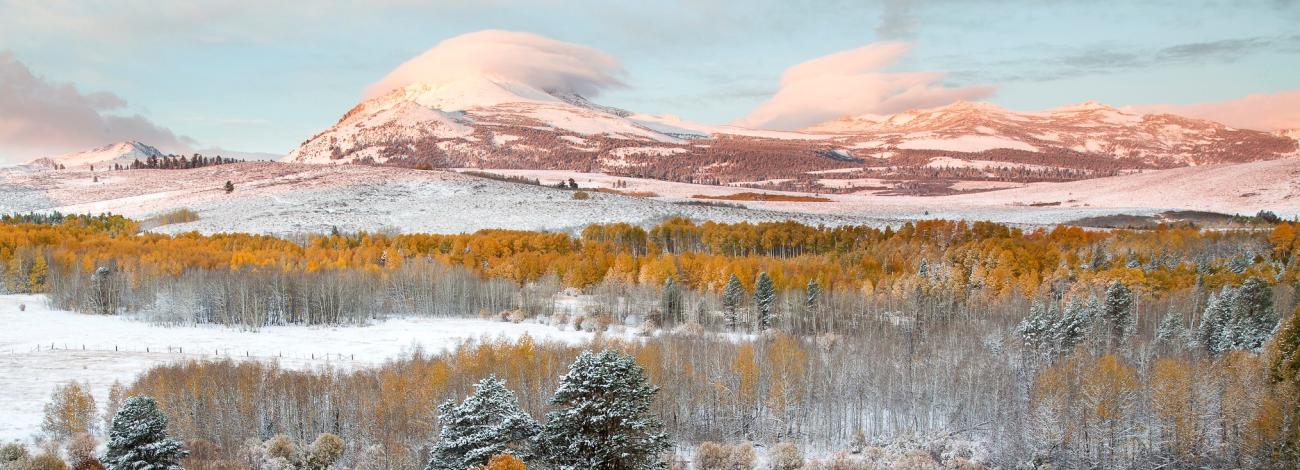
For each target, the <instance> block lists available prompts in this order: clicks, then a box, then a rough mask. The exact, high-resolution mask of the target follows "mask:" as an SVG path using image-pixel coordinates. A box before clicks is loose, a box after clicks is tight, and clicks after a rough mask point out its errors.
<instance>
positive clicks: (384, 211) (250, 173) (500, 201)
mask: <svg viewBox="0 0 1300 470" xmlns="http://www.w3.org/2000/svg"><path fill="white" fill-rule="evenodd" d="M485 171H489V172H493V173H498V174H503V175H513V176H522V177H526V178H530V179H538V180H541V181H542V182H543V183H552V182H556V181H567V180H568V179H570V178H572V179H573V180H574V181H575V182H576V183H578V185H579V186H580V187H582V188H586V189H588V191H587V193H588V196H589V197H588V198H587V199H580V198H575V197H574V194H575V192H574V191H572V190H560V189H555V188H550V187H544V186H534V185H528V184H518V183H509V182H503V181H496V180H491V179H484V178H478V177H473V176H469V175H462V174H457V173H455V172H449V171H418V170H411V169H403V168H388V167H371V166H351V165H340V166H325V165H303V164H289V163H270V162H250V163H239V164H229V165H221V166H215V167H205V168H198V169H193V170H129V171H109V172H104V171H101V172H98V173H94V174H92V173H91V172H89V171H86V170H78V169H70V170H60V171H52V170H46V169H38V168H34V167H11V168H6V169H0V213H9V212H27V211H48V210H58V211H61V212H65V213H100V212H113V213H117V214H122V215H126V216H128V217H132V218H140V219H143V218H147V217H149V216H153V215H157V214H161V213H164V212H168V211H171V210H175V209H179V208H187V209H191V210H194V211H196V212H198V214H199V216H200V219H199V220H197V221H193V222H187V223H180V224H174V225H167V226H163V227H158V228H156V229H155V230H157V231H162V232H168V233H177V232H184V231H191V230H197V231H199V232H203V233H215V232H252V233H270V234H278V235H288V234H298V233H304V232H328V231H331V230H333V229H335V228H337V229H338V230H342V231H361V230H366V231H395V232H429V233H460V232H470V231H476V230H480V229H489V228H502V229H518V230H549V231H563V230H575V229H578V228H581V227H583V226H585V225H587V224H591V223H611V222H627V223H633V224H650V223H654V222H656V221H659V220H663V219H666V218H669V217H674V216H682V217H689V218H692V219H695V220H701V221H702V220H712V221H718V222H742V221H749V222H764V221H783V220H795V221H798V222H801V223H805V224H810V225H827V226H835V225H846V224H853V225H874V226H884V225H899V224H902V223H903V222H906V221H909V220H918V219H936V218H943V219H966V220H990V221H995V222H1002V223H1009V224H1019V225H1026V226H1035V225H1054V224H1059V223H1063V222H1068V221H1071V220H1076V219H1079V218H1082V217H1091V216H1102V215H1112V214H1133V215H1149V214H1155V213H1158V212H1161V211H1165V210H1171V209H1184V210H1202V211H1214V212H1223V213H1228V214H1254V213H1256V212H1258V211H1260V210H1270V211H1273V212H1275V213H1277V214H1278V215H1280V216H1282V217H1284V218H1291V217H1294V216H1296V215H1300V158H1290V159H1283V160H1274V161H1265V162H1255V163H1248V164H1240V165H1220V166H1204V167H1188V168H1178V169H1172V170H1164V171H1158V172H1149V173H1141V174H1132V175H1125V176H1117V177H1111V178H1100V179H1093V180H1084V181H1075V182H1068V183H1033V184H1028V185H1023V186H1020V187H1013V188H1009V189H1001V190H996V191H986V192H978V193H968V194H961V195H951V196H932V197H924V196H884V195H877V194H870V193H856V194H844V195H819V196H820V197H824V198H827V199H830V201H828V202H777V201H722V202H726V203H728V204H733V205H735V204H738V205H741V206H743V207H719V206H705V205H693V204H692V205H688V204H683V203H684V202H697V203H698V202H700V201H702V200H701V199H698V198H694V197H693V196H696V195H705V196H714V197H717V196H728V195H735V194H736V193H741V192H759V193H766V194H788V195H799V196H808V195H806V194H800V193H782V192H779V191H766V190H754V189H748V188H737V187H728V186H709V185H697V184H688V183H674V182H664V181H658V180H648V179H637V178H623V177H615V176H608V175H603V174H592V173H578V172H567V171H547V170H485ZM96 176H98V180H97V181H96ZM226 181H231V182H232V184H233V185H234V188H235V189H234V191H233V192H231V193H226V192H225V191H224V190H223V189H222V186H224V183H225V182H226ZM615 186H618V188H617V189H618V190H619V191H622V192H625V193H632V192H639V193H642V194H641V195H640V197H638V196H630V195H629V196H625V195H620V194H610V193H604V192H597V191H590V189H593V188H613V187H615ZM648 193H653V195H649V194H648ZM714 202H718V201H714Z"/></svg>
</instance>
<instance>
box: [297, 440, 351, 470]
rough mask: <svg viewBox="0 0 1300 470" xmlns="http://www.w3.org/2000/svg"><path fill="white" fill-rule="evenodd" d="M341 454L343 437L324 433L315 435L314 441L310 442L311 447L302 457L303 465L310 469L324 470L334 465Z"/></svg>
mask: <svg viewBox="0 0 1300 470" xmlns="http://www.w3.org/2000/svg"><path fill="white" fill-rule="evenodd" d="M341 456H343V438H341V437H339V436H336V435H333V434H330V433H325V434H321V435H320V436H317V437H316V441H315V442H312V443H311V449H310V450H308V451H307V455H306V456H305V458H303V461H304V462H303V463H304V465H303V467H304V468H307V469H311V470H324V469H326V468H329V466H330V465H334V462H336V461H338V459H339V457H341Z"/></svg>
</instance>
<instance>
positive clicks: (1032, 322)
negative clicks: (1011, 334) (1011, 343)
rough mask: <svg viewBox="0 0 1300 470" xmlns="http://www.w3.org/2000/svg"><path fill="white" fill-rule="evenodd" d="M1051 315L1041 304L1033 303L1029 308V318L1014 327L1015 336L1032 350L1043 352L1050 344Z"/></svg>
mask: <svg viewBox="0 0 1300 470" xmlns="http://www.w3.org/2000/svg"><path fill="white" fill-rule="evenodd" d="M1052 323H1053V322H1052V314H1051V312H1049V311H1048V310H1047V308H1046V307H1044V306H1043V304H1041V303H1038V302H1035V303H1034V304H1033V305H1031V306H1030V307H1029V316H1027V317H1025V319H1024V320H1021V321H1020V324H1019V325H1017V326H1016V334H1017V335H1020V339H1021V340H1023V341H1024V342H1025V346H1028V347H1029V348H1030V349H1033V350H1043V349H1045V348H1046V347H1047V346H1049V345H1051V344H1052V334H1051V330H1052Z"/></svg>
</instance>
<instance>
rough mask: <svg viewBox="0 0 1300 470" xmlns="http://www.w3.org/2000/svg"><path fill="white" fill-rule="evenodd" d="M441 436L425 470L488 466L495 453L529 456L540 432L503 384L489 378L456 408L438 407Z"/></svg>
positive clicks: (448, 406) (448, 405)
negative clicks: (534, 440)
mask: <svg viewBox="0 0 1300 470" xmlns="http://www.w3.org/2000/svg"><path fill="white" fill-rule="evenodd" d="M438 421H439V422H440V423H442V433H441V434H440V435H439V437H438V442H436V443H434V446H433V452H432V456H431V457H430V458H429V464H428V465H426V466H425V468H426V469H428V470H465V469H468V468H472V467H476V466H480V465H484V464H487V462H488V459H491V458H492V456H494V455H498V454H513V455H516V456H518V457H520V458H523V459H527V458H530V457H531V456H532V454H531V447H532V441H533V439H534V438H536V437H537V433H538V432H539V431H540V430H541V427H540V426H538V424H537V421H535V420H533V417H532V416H529V415H528V413H525V412H524V411H523V410H521V409H520V408H519V400H518V399H516V398H515V394H514V393H513V392H511V391H510V389H508V388H506V384H505V381H503V380H500V379H497V378H496V377H488V378H486V379H483V380H481V381H479V383H478V384H476V385H474V394H473V395H470V396H469V397H466V398H465V401H463V402H461V403H460V404H459V405H457V404H456V403H454V402H452V401H451V400H448V401H447V402H446V403H443V404H442V405H440V406H439V407H438Z"/></svg>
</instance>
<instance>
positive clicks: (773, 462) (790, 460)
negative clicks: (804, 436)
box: [767, 442, 803, 470]
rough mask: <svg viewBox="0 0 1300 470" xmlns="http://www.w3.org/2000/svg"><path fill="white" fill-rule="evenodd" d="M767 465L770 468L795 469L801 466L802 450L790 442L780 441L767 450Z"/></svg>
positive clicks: (778, 469) (777, 469) (776, 469)
mask: <svg viewBox="0 0 1300 470" xmlns="http://www.w3.org/2000/svg"><path fill="white" fill-rule="evenodd" d="M767 465H768V468H771V469H772V470H797V469H800V468H803V452H800V451H799V447H798V446H796V445H794V444H793V443H790V442H782V443H779V444H777V445H775V446H772V448H771V449H769V450H768V451H767Z"/></svg>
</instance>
